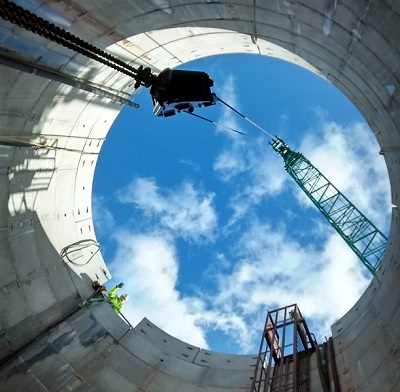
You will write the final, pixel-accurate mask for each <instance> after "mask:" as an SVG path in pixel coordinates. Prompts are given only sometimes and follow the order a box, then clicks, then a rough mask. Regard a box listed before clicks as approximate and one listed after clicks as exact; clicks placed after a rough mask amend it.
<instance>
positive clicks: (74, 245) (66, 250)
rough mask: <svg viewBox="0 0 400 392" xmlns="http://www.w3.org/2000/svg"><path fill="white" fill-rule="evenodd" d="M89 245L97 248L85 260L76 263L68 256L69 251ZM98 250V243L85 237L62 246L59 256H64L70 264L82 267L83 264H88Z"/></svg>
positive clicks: (78, 249)
mask: <svg viewBox="0 0 400 392" xmlns="http://www.w3.org/2000/svg"><path fill="white" fill-rule="evenodd" d="M89 246H95V247H96V248H97V249H96V251H95V252H94V253H92V255H91V256H90V257H89V259H88V260H87V261H86V262H84V263H82V264H81V263H77V262H75V261H73V260H71V259H70V258H69V254H70V253H73V252H77V251H80V250H82V249H85V248H88V247H89ZM98 252H100V244H99V243H98V242H96V241H94V240H92V239H85V240H81V241H77V242H74V243H72V244H70V245H67V246H65V247H64V248H62V249H61V251H60V256H61V257H62V258H64V257H65V258H66V259H67V260H68V261H69V262H70V263H71V264H73V265H75V266H77V267H83V266H85V265H87V264H89V262H90V261H91V260H92V259H93V257H94V256H95V255H96V254H97V253H98Z"/></svg>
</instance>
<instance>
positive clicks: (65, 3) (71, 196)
mask: <svg viewBox="0 0 400 392" xmlns="http://www.w3.org/2000/svg"><path fill="white" fill-rule="evenodd" d="M18 3H19V4H21V5H23V6H24V7H27V8H28V9H30V10H31V11H33V12H35V13H36V14H37V15H39V16H41V17H43V18H46V19H47V20H50V21H51V22H53V23H55V24H57V25H59V26H60V27H61V28H64V29H66V30H67V31H69V32H71V33H73V34H76V35H77V36H80V37H82V38H84V39H85V40H87V41H89V42H90V43H92V44H94V45H95V46H97V47H100V48H102V49H106V50H107V51H108V52H109V53H111V54H113V55H114V56H116V57H118V58H120V59H122V60H123V61H124V62H127V63H130V64H133V65H134V66H135V67H137V66H139V65H141V64H142V65H145V66H150V67H151V68H152V70H153V71H154V72H155V73H158V72H159V71H161V70H162V69H164V68H166V67H174V66H177V65H180V64H182V63H185V62H187V61H189V60H192V59H195V58H199V57H203V56H207V55H211V54H216V53H232V52H242V53H255V54H260V55H267V56H275V57H279V58H283V59H286V60H288V61H292V62H294V63H297V64H299V65H300V66H303V67H306V68H308V69H309V70H311V71H312V72H315V73H317V74H319V75H320V76H321V77H324V78H326V79H328V80H329V81H330V82H332V83H333V84H334V85H335V86H336V87H337V88H339V89H340V90H341V91H342V92H343V93H344V94H345V95H347V96H348V97H349V99H351V100H352V101H353V102H354V104H355V105H356V106H357V108H358V109H359V110H360V112H361V113H362V114H363V115H364V117H365V118H366V120H367V121H368V123H369V124H370V126H371V128H372V130H373V131H374V133H376V138H377V141H378V143H379V144H380V146H381V153H382V154H383V156H384V158H385V161H386V164H387V167H388V173H389V177H390V182H391V189H392V203H393V206H394V207H393V217H392V225H391V230H390V237H389V244H388V248H387V251H386V253H385V256H384V260H383V262H382V266H381V268H380V270H379V272H378V273H377V275H376V276H375V278H374V279H373V281H372V283H371V285H370V286H369V288H368V289H367V291H366V292H365V294H364V295H363V296H362V298H361V299H360V300H359V301H358V303H357V304H356V305H355V306H354V307H353V309H351V310H350V311H349V312H348V313H347V314H346V315H344V316H343V318H342V319H341V320H339V321H338V322H337V323H336V324H335V325H333V326H332V333H333V342H334V354H335V362H336V366H337V369H338V375H337V377H338V380H339V382H340V386H341V390H342V391H377V390H379V391H382V392H385V391H388V392H389V391H390V392H395V391H400V372H399V364H400V328H399V325H400V295H399V287H400V269H399V268H400V267H399V255H400V248H399V247H400V241H399V240H398V238H399V222H398V220H399V216H398V209H397V206H398V203H399V195H400V186H399V184H400V182H399V177H400V170H399V149H400V134H399V126H400V122H399V120H400V107H399V102H398V99H399V80H400V70H399V66H398V64H399V63H400V54H399V52H400V51H399V48H400V34H399V33H398V31H399V28H400V3H399V2H397V1H395V0H380V1H377V0H342V1H336V0H325V1H316V0H298V1H294V0H288V1H283V0H282V1H280V0H276V1H250V0H244V1H240V0H237V1H234V2H232V1H191V0H174V1H172V0H160V1H158V0H157V1H156V0H135V1H129V0H117V1H111V0H101V1H92V0H80V1H77V0H58V1H56V0H47V1H45V2H44V1H43V2H41V1H37V2H25V1H18ZM1 7H3V4H2V5H1ZM0 55H1V56H0V64H3V65H0V75H1V83H0V99H1V101H0V112H1V116H0V266H1V274H0V290H1V294H2V300H1V304H0V327H1V330H0V331H1V332H0V390H7V391H95V390H96V391H114V390H118V391H133V392H135V391H142V392H143V391H145V392H158V391H163V392H165V391H166V392H168V391H185V392H191V391H196V392H197V391H198V392H200V391H209V392H222V391H248V390H249V386H250V385H251V378H252V376H253V371H254V364H255V357H254V356H232V355H223V354H217V353H212V352H208V351H204V350H200V349H199V348H196V347H194V346H191V345H190V342H188V344H187V343H185V342H181V341H178V340H177V339H174V338H173V337H171V336H169V335H167V334H165V333H164V332H163V331H161V330H159V329H158V328H157V327H156V326H154V325H153V324H152V323H151V322H150V321H149V320H143V321H142V323H141V324H139V325H138V326H137V327H135V328H131V326H129V325H128V324H127V323H126V322H125V321H124V320H123V319H121V318H120V317H119V316H118V315H116V314H115V313H114V312H113V311H112V309H110V308H109V307H108V306H107V304H104V305H105V306H103V305H99V306H92V307H90V308H87V307H83V308H80V307H79V306H78V305H79V303H80V302H81V301H82V299H83V298H87V297H88V296H89V295H90V294H91V293H92V290H91V287H90V282H91V281H92V280H99V281H100V282H105V281H107V280H108V279H109V278H110V274H109V271H108V269H107V266H106V264H105V262H104V260H103V259H102V256H101V252H96V250H97V249H98V247H97V244H96V237H95V233H94V228H93V222H92V209H91V184H92V180H93V174H94V169H95V166H96V159H97V156H98V154H99V153H100V151H101V146H102V143H103V142H104V139H105V137H106V135H107V132H108V130H109V128H110V126H111V124H112V123H113V121H114V119H115V117H116V116H117V115H118V113H119V110H120V109H121V104H120V103H119V102H117V101H115V100H112V99H109V98H105V97H102V96H99V95H98V94H93V93H90V92H87V91H83V90H82V89H78V88H74V87H71V86H69V85H66V84H61V83H59V82H55V81H51V80H50V79H49V78H43V77H39V76H37V75H35V73H36V74H37V73H38V72H39V71H40V70H47V71H49V72H53V73H58V74H60V73H62V74H66V75H70V76H73V77H74V78H75V79H74V80H75V81H81V82H82V81H90V82H92V83H95V84H96V85H97V86H98V87H102V88H103V89H106V90H107V91H111V89H113V90H116V91H123V92H124V96H125V97H126V96H129V95H131V94H133V93H134V86H133V85H134V82H133V81H132V79H131V78H130V77H128V76H125V75H123V74H121V73H120V72H117V71H115V70H113V69H110V68H108V67H106V66H104V65H102V64H100V63H98V62H96V61H94V60H89V59H87V58H86V57H84V56H83V55H80V54H77V53H76V52H74V51H73V50H71V49H68V48H65V47H63V46H60V45H59V44H57V43H54V42H50V41H48V40H47V39H45V38H43V37H40V36H39V35H35V34H32V33H31V32H29V31H26V30H23V29H21V28H19V27H17V26H15V25H13V24H12V23H10V21H5V20H0ZM34 68H36V70H35V69H34ZM27 69H28V70H30V72H31V73H29V72H25V70H27ZM37 144H40V145H42V146H45V147H41V148H36V149H35V148H32V147H26V146H33V145H37ZM60 254H61V255H60ZM313 363H315V360H313ZM315 368H316V365H314V368H313V370H312V375H313V376H312V377H313V381H312V387H311V389H312V391H322V390H323V389H322V386H321V383H320V382H319V381H318V372H316V371H315ZM331 385H333V381H332V382H331Z"/></svg>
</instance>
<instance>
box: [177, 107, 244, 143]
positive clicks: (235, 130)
mask: <svg viewBox="0 0 400 392" xmlns="http://www.w3.org/2000/svg"><path fill="white" fill-rule="evenodd" d="M184 112H185V113H187V114H190V115H191V116H194V117H197V118H200V119H202V120H204V121H207V122H209V123H212V124H214V125H216V126H218V127H221V128H225V129H228V130H229V131H232V132H236V133H239V134H240V135H243V136H248V137H252V136H250V135H248V134H247V133H244V132H240V131H238V130H237V129H234V128H231V127H228V126H227V125H224V124H220V123H217V122H216V121H213V120H210V119H209V118H206V117H203V116H199V115H198V114H194V113H192V112H189V111H188V110H184Z"/></svg>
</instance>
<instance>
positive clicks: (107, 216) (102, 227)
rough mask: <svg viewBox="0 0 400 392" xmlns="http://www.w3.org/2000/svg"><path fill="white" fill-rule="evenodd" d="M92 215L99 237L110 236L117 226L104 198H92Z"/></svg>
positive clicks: (94, 196)
mask: <svg viewBox="0 0 400 392" xmlns="http://www.w3.org/2000/svg"><path fill="white" fill-rule="evenodd" d="M92 215H93V221H94V226H95V229H96V232H97V233H98V235H99V236H102V235H108V234H109V233H110V231H111V230H112V229H113V227H114V226H115V220H114V217H113V216H112V213H111V211H110V210H109V209H108V208H107V207H106V205H105V200H104V198H103V197H99V196H96V195H93V196H92Z"/></svg>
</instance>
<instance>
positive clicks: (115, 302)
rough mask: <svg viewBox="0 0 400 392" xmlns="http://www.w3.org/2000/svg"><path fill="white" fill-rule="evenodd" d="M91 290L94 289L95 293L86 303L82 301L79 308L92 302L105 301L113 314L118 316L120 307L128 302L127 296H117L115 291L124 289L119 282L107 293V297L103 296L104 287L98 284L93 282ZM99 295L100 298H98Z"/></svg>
mask: <svg viewBox="0 0 400 392" xmlns="http://www.w3.org/2000/svg"><path fill="white" fill-rule="evenodd" d="M92 286H93V288H94V289H96V293H95V294H94V295H93V296H92V297H91V298H88V299H87V300H86V301H83V302H82V303H81V304H80V305H79V306H81V307H82V306H85V305H87V304H91V303H94V302H103V301H107V302H108V303H109V304H110V305H111V306H112V307H113V309H114V311H115V313H117V314H119V313H120V312H121V310H122V307H123V306H124V305H125V303H126V302H127V301H128V298H129V296H128V294H122V295H120V296H118V295H117V294H116V291H117V290H118V289H121V288H122V287H124V283H123V282H121V283H119V284H117V285H116V286H114V287H113V288H112V289H110V290H109V291H108V294H107V296H106V295H105V291H106V287H105V286H102V285H100V284H99V283H98V282H93V284H92ZM98 295H100V296H98Z"/></svg>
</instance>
